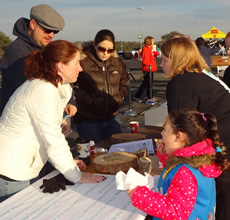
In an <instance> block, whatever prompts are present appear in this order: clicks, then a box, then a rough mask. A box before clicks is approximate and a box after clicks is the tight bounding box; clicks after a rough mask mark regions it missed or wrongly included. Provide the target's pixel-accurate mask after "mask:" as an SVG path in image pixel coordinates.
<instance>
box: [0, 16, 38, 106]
mask: <svg viewBox="0 0 230 220" xmlns="http://www.w3.org/2000/svg"><path fill="white" fill-rule="evenodd" d="M28 26H29V20H28V19H26V18H20V19H18V20H17V21H16V23H15V24H14V28H13V34H14V35H15V36H17V39H16V40H14V41H13V42H12V43H11V44H10V45H9V47H8V48H7V49H6V52H5V54H4V56H3V58H2V60H1V61H0V70H1V72H2V97H1V100H2V101H1V109H0V110H3V108H4V107H5V105H6V103H7V101H8V100H9V98H10V96H11V95H12V94H13V93H14V91H15V90H16V89H17V88H18V87H19V86H20V85H22V84H23V83H24V82H25V81H26V78H25V76H24V61H25V58H26V57H27V56H28V55H29V54H30V53H31V52H32V51H34V50H41V49H42V47H41V46H39V45H38V44H37V43H36V41H35V40H34V39H33V38H32V37H31V36H30V35H29V33H28Z"/></svg>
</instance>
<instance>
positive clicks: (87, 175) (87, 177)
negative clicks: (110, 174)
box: [78, 173, 106, 183]
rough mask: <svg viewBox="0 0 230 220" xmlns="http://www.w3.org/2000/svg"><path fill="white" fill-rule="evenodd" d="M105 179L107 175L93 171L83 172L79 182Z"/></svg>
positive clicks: (93, 181)
mask: <svg viewBox="0 0 230 220" xmlns="http://www.w3.org/2000/svg"><path fill="white" fill-rule="evenodd" d="M105 179H106V177H105V176H100V175H94V174H92V173H82V176H81V179H80V180H79V181H78V183H100V182H103V181H104V180H105Z"/></svg>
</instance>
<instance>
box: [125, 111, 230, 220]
mask: <svg viewBox="0 0 230 220" xmlns="http://www.w3.org/2000/svg"><path fill="white" fill-rule="evenodd" d="M161 134H162V140H159V141H158V142H157V154H158V155H159V158H160V159H161V161H162V164H164V166H165V168H164V170H163V171H162V174H161V177H160V179H159V182H158V185H157V188H158V192H154V191H152V190H150V189H148V188H147V187H145V186H138V187H136V188H134V189H133V190H128V193H129V195H130V198H131V201H132V204H133V205H134V206H135V207H137V208H139V209H141V210H142V211H144V212H147V213H148V214H149V215H151V216H154V217H152V218H151V217H149V216H148V217H147V218H146V219H167V220H171V219H172V220H173V219H184V220H185V219H200V220H201V219H214V213H215V204H216V201H215V200H216V198H215V180H214V178H216V177H218V176H220V175H221V173H222V171H223V170H224V169H226V168H227V161H226V159H225V152H224V149H225V147H224V146H223V145H222V143H220V139H219V135H218V127H217V121H216V118H215V116H214V115H212V114H208V113H200V112H198V111H194V110H184V111H175V112H171V113H169V115H168V116H167V117H166V119H165V123H164V126H163V131H162V132H161ZM165 161H166V163H165Z"/></svg>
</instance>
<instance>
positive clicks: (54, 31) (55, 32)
mask: <svg viewBox="0 0 230 220" xmlns="http://www.w3.org/2000/svg"><path fill="white" fill-rule="evenodd" d="M43 29H44V31H45V32H46V33H47V34H50V33H52V32H53V33H54V34H57V33H58V32H59V31H56V30H50V29H46V28H44V27H43Z"/></svg>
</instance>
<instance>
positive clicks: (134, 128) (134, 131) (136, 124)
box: [129, 121, 139, 134]
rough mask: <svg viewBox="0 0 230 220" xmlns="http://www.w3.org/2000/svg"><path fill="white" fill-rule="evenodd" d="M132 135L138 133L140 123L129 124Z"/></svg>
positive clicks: (132, 122)
mask: <svg viewBox="0 0 230 220" xmlns="http://www.w3.org/2000/svg"><path fill="white" fill-rule="evenodd" d="M129 125H130V129H131V133H134V134H136V133H137V132H138V127H139V122H138V121H131V122H129Z"/></svg>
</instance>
